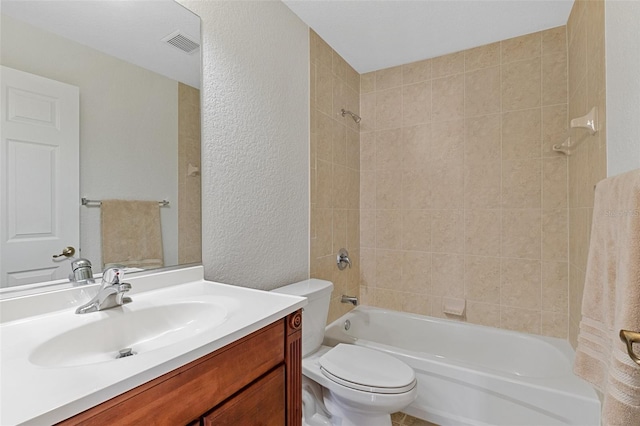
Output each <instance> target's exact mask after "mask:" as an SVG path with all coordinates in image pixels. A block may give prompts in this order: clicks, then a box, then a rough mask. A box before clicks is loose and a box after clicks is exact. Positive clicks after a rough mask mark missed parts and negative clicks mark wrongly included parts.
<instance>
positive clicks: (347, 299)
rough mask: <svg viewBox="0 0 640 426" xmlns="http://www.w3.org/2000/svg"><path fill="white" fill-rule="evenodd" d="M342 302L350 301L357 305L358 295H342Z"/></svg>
mask: <svg viewBox="0 0 640 426" xmlns="http://www.w3.org/2000/svg"><path fill="white" fill-rule="evenodd" d="M340 302H342V303H351V304H352V305H353V306H358V297H357V296H345V295H344V294H343V295H342V299H340Z"/></svg>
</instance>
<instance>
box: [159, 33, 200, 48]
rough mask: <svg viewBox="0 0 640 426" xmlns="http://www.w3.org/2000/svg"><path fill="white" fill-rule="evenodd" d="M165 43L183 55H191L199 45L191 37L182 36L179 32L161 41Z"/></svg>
mask: <svg viewBox="0 0 640 426" xmlns="http://www.w3.org/2000/svg"><path fill="white" fill-rule="evenodd" d="M162 41H164V42H165V43H169V44H170V45H171V46H173V47H175V48H176V49H180V50H182V51H183V52H185V53H188V54H192V53H194V52H196V51H197V50H198V49H199V48H200V44H199V43H198V42H197V41H195V40H193V39H192V38H191V37H189V36H187V35H185V34H183V33H181V32H180V30H177V31H174V32H172V33H171V34H169V35H168V36H166V37H165V38H163V39H162Z"/></svg>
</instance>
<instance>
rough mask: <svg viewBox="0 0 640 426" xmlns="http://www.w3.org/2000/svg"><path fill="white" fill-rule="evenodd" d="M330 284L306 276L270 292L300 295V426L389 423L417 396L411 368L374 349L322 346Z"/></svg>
mask: <svg viewBox="0 0 640 426" xmlns="http://www.w3.org/2000/svg"><path fill="white" fill-rule="evenodd" d="M332 290H333V284H332V283H330V282H329V281H323V280H318V279H310V280H305V281H301V282H298V283H295V284H290V285H287V286H284V287H280V288H278V289H275V290H273V291H274V292H277V293H284V294H292V295H296V296H303V297H306V298H307V299H308V305H307V306H305V307H304V310H303V312H302V374H303V381H302V393H303V395H302V401H303V409H302V411H303V425H305V426H391V413H395V412H397V411H401V410H402V409H403V408H405V407H406V406H408V405H409V404H411V403H412V402H413V401H414V400H415V399H416V396H417V387H416V384H417V382H416V377H415V373H414V371H413V369H412V368H411V367H409V366H408V365H407V364H405V363H404V362H402V361H400V360H398V359H396V358H394V357H392V356H390V355H387V354H385V353H383V352H379V351H376V350H374V349H370V348H365V347H362V346H356V345H349V344H343V343H341V344H338V345H337V346H335V347H329V346H323V345H322V340H323V339H324V328H325V325H326V321H327V315H328V313H329V302H330V300H331V291H332Z"/></svg>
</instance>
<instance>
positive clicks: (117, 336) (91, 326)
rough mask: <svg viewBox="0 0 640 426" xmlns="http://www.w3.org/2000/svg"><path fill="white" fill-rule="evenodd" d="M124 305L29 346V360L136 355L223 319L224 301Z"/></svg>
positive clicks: (70, 361)
mask: <svg viewBox="0 0 640 426" xmlns="http://www.w3.org/2000/svg"><path fill="white" fill-rule="evenodd" d="M134 303H135V302H134ZM127 308H128V307H127V306H124V307H122V308H115V309H109V310H105V311H101V313H102V314H103V316H102V317H101V318H100V319H99V320H97V321H95V322H90V323H88V324H83V325H81V326H79V327H76V328H72V329H70V330H67V331H65V332H63V333H61V334H58V335H56V336H54V337H52V338H50V339H48V340H46V341H45V342H43V343H42V344H40V345H39V346H37V347H36V348H35V349H34V350H33V352H32V353H31V355H30V356H29V361H30V362H31V363H33V364H35V365H39V366H42V367H73V366H79V365H87V364H95V363H99V362H122V361H123V360H124V358H120V359H118V358H117V356H118V355H119V351H120V350H121V349H125V348H130V349H132V350H133V352H134V353H135V354H142V353H145V352H149V351H153V350H155V349H159V348H162V347H165V346H167V345H173V344H179V343H180V342H181V341H183V340H184V339H187V338H190V337H193V336H195V335H197V334H199V333H202V332H204V331H206V330H209V329H211V328H213V327H216V326H218V325H220V324H221V323H223V322H224V321H225V319H226V318H227V310H226V309H225V307H224V306H221V305H220V304H216V303H210V302H181V303H173V304H167V305H161V306H151V307H147V308H143V309H139V310H131V311H129V310H128V309H127ZM85 315H95V313H91V314H85Z"/></svg>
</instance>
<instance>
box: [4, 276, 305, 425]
mask: <svg viewBox="0 0 640 426" xmlns="http://www.w3.org/2000/svg"><path fill="white" fill-rule="evenodd" d="M198 275H199V276H200V277H202V267H192V268H185V269H183V270H175V271H165V272H161V273H159V274H155V275H154V274H149V275H147V276H144V277H141V278H139V279H138V278H131V279H125V281H127V282H130V283H131V284H132V286H133V289H134V290H135V291H134V290H132V291H131V297H132V299H133V302H132V303H130V304H127V305H124V306H123V307H118V308H113V309H110V310H105V311H100V312H93V313H89V314H84V315H77V314H75V308H76V307H77V306H79V305H80V304H81V303H84V302H86V301H88V300H89V298H90V297H89V296H88V294H87V293H90V294H91V296H92V295H93V294H95V293H96V290H95V289H89V290H87V289H77V288H76V289H67V290H61V291H56V292H52V293H45V294H40V295H31V296H25V297H23V298H19V299H9V300H3V301H1V302H0V309H1V310H2V323H1V325H0V339H1V340H0V341H1V354H2V356H1V360H0V363H1V365H0V372H1V375H2V376H1V388H0V410H1V411H0V424H1V425H3V426H8V425H14V424H24V425H42V424H54V423H57V422H59V421H62V420H64V419H67V418H69V417H71V416H73V415H75V414H78V413H80V412H82V411H84V410H86V409H88V408H91V407H93V406H95V405H98V404H100V403H102V402H104V401H107V400H109V399H111V398H113V397H115V396H117V395H119V394H121V393H123V392H126V391H128V390H130V389H133V388H135V387H136V386H139V385H141V384H143V383H146V382H148V381H150V380H152V379H154V378H156V377H159V376H161V375H162V374H165V373H168V372H170V371H172V370H175V369H176V368H179V367H181V366H183V365H186V364H188V363H189V362H191V361H194V360H196V359H198V358H200V357H202V356H204V355H206V354H209V353H211V352H213V351H215V350H217V349H219V348H221V347H223V346H225V345H227V344H229V343H231V342H233V341H236V340H238V339H240V338H242V337H244V336H246V335H248V334H250V333H252V332H254V331H257V330H259V329H260V328H262V327H264V326H266V325H268V324H270V323H272V322H274V321H276V320H278V319H280V318H283V317H284V316H286V315H288V314H290V313H292V312H295V311H296V310H298V309H300V308H301V307H303V306H304V305H306V303H307V301H306V299H305V298H301V297H296V296H289V295H284V294H278V293H273V292H265V291H260V290H253V289H249V288H245V287H238V286H231V285H225V284H220V283H213V282H210V281H205V280H204V279H202V278H199V279H197V278H196V277H198ZM184 278H188V279H190V281H188V282H185V281H184V280H183V279H184ZM193 278H196V279H195V280H194V279H193ZM159 283H160V284H159ZM178 283H179V284H178ZM94 287H95V286H94ZM158 287H160V288H158ZM60 301H64V302H63V303H62V304H60V303H59V302H60ZM54 302H56V303H58V306H59V307H60V306H64V309H63V310H55V311H52V312H46V311H47V310H50V309H51V307H50V305H51V303H54ZM166 304H170V305H171V306H182V307H184V306H187V307H188V308H189V307H192V306H195V305H197V304H204V305H202V306H205V308H206V309H201V310H200V311H201V312H205V313H206V315H205V316H203V317H202V318H201V323H199V324H198V323H197V321H195V322H196V323H197V324H196V325H195V326H194V325H193V324H189V325H188V326H185V327H182V331H181V330H178V331H176V333H178V335H180V334H179V333H181V332H182V333H184V329H186V328H188V330H189V332H187V335H186V337H184V336H185V335H184V334H182V335H180V336H182V337H181V338H180V341H179V342H178V343H169V344H166V343H165V344H164V345H160V347H157V348H151V349H148V350H144V349H141V350H140V351H139V353H138V354H137V355H135V356H131V357H127V358H123V359H117V360H116V359H113V357H112V355H111V354H110V355H109V358H108V359H107V360H102V359H101V358H100V356H104V353H102V351H98V352H100V353H98V354H97V355H98V356H97V358H96V357H94V358H92V357H91V354H89V355H86V356H85V355H84V354H83V355H82V356H85V358H79V359H81V360H82V361H80V362H78V361H75V360H74V359H72V360H70V361H67V360H65V359H64V358H61V359H58V360H56V359H55V356H54V357H51V358H49V357H47V356H46V355H47V353H51V352H46V351H45V352H44V354H45V356H42V354H43V351H42V348H43V347H46V346H45V345H46V344H47V341H48V340H49V339H51V338H52V337H57V336H61V335H68V336H78V335H80V336H82V334H77V333H76V332H77V330H78V329H83V327H84V330H92V329H93V328H92V327H93V326H95V325H96V324H95V323H98V322H100V321H105V320H108V321H110V322H108V324H115V325H117V326H114V327H111V328H115V329H114V330H111V329H109V330H108V331H109V332H108V333H105V334H112V335H111V336H104V340H108V339H115V340H118V337H114V336H120V335H121V334H126V330H119V329H120V328H122V329H124V328H126V327H127V318H133V316H134V315H140V312H143V311H144V312H156V311H153V310H154V309H157V308H158V307H160V308H163V307H164V306H165V305H166ZM181 304H183V305H181ZM185 304H186V305H185ZM194 304H195V305H194ZM180 309H182V308H180ZM145 310H146V311H145ZM211 310H215V311H216V314H215V315H210V311H211ZM25 312H27V313H28V314H29V316H26V317H25V316H24V315H25ZM144 312H143V313H144ZM158 312H164V311H162V310H160V311H158ZM187 312H188V311H187ZM182 314H183V317H184V316H185V315H184V310H183V311H182ZM141 317H142V316H138V317H137V318H141ZM151 318H152V319H153V318H154V317H151ZM114 319H118V321H116V322H114V321H113V320H114ZM214 320H215V321H216V325H215V326H213V327H211V326H209V325H208V324H207V322H208V321H214ZM136 321H138V319H136ZM218 321H219V322H220V323H219V324H218V323H217V322H218ZM152 322H153V326H152V328H153V327H156V328H157V327H162V326H159V325H157V321H155V320H154V321H152ZM187 322H189V323H191V322H192V321H187ZM169 323H170V321H169ZM102 324H104V323H102ZM185 324H186V323H185ZM145 327H146V326H145ZM168 327H169V328H171V327H172V325H171V324H169V325H168ZM175 327H176V328H177V329H180V327H181V325H180V324H179V325H178V326H175ZM138 328H140V327H138ZM143 329H144V327H143ZM98 330H102V329H100V328H98ZM121 331H122V333H121ZM170 331H172V332H173V331H174V330H170ZM111 332H112V333H111ZM65 333H66V334H65ZM74 333H76V334H74ZM168 334H171V333H168ZM101 338H102V336H92V337H91V338H88V339H86V340H84V339H82V340H83V342H86V345H87V346H88V345H94V346H95V345H98V346H99V344H97V343H96V342H101V341H102V340H101ZM162 338H163V339H165V340H164V341H165V342H166V336H163V337H162ZM125 340H126V339H125ZM64 341H65V340H64V339H62V340H61V342H62V343H64ZM71 342H72V343H71V344H72V345H77V344H79V342H75V341H71ZM81 343H82V342H80V344H81ZM144 344H145V343H144V342H141V343H140V345H141V346H140V348H144V346H142V345H144ZM106 346H108V345H106ZM49 347H50V346H49ZM53 347H54V349H55V348H56V347H57V346H53ZM62 347H63V348H66V349H68V348H67V347H66V346H65V345H64V344H63V345H62ZM132 347H133V350H134V351H136V344H135V343H134V344H133V345H132ZM107 349H110V348H107ZM115 353H116V354H117V351H116V352H115ZM34 354H36V355H38V354H39V355H38V356H36V355H34Z"/></svg>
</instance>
